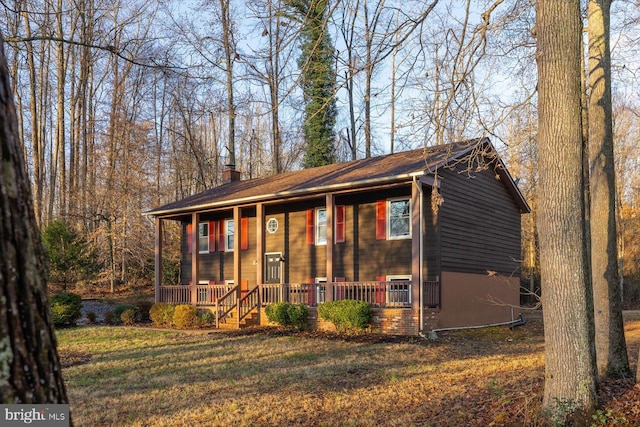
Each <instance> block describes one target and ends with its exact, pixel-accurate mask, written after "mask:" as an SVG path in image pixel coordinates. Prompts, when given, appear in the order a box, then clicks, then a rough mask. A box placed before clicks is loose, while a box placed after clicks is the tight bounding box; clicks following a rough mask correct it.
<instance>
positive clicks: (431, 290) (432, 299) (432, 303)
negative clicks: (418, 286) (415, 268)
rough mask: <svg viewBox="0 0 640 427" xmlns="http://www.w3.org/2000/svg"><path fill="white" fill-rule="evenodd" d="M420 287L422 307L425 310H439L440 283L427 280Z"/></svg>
mask: <svg viewBox="0 0 640 427" xmlns="http://www.w3.org/2000/svg"><path fill="white" fill-rule="evenodd" d="M422 285H423V288H422V292H423V295H424V297H423V298H424V300H423V303H424V306H425V307H426V308H440V281H439V280H429V281H426V282H424V283H423V284H422Z"/></svg>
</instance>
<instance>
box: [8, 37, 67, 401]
mask: <svg viewBox="0 0 640 427" xmlns="http://www.w3.org/2000/svg"><path fill="white" fill-rule="evenodd" d="M3 44H4V40H3V39H2V36H0V154H1V158H0V253H1V254H2V256H0V300H1V301H2V303H1V304H0V402H1V403H66V402H67V396H66V392H65V388H64V383H63V381H62V375H61V370H60V362H59V359H58V353H57V350H56V340H55V335H54V331H53V322H52V318H51V310H50V309H49V303H48V301H47V292H46V274H45V267H44V262H43V251H42V246H41V243H40V236H39V233H38V228H37V226H36V220H35V214H34V210H33V202H32V199H31V191H30V187H29V179H28V177H27V173H26V170H25V165H24V158H23V153H22V149H21V147H20V143H19V135H18V123H17V119H16V111H15V107H14V103H13V98H12V96H11V88H10V85H9V70H8V67H7V60H6V58H5V56H4V47H3Z"/></svg>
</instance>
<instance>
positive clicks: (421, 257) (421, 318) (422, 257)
mask: <svg viewBox="0 0 640 427" xmlns="http://www.w3.org/2000/svg"><path fill="white" fill-rule="evenodd" d="M416 178H417V177H416V175H414V176H413V183H414V184H415V186H416V188H417V189H418V192H419V193H420V243H419V250H418V252H419V254H420V274H419V275H418V277H419V283H418V286H420V327H419V328H418V334H419V335H420V336H422V334H423V332H422V328H423V327H424V292H423V289H422V288H423V286H422V274H423V273H424V256H423V251H424V248H423V244H424V236H423V234H422V233H423V230H422V223H423V220H424V218H423V215H424V212H423V210H422V209H423V206H422V201H423V199H424V193H423V192H422V185H421V184H420V182H418V180H416Z"/></svg>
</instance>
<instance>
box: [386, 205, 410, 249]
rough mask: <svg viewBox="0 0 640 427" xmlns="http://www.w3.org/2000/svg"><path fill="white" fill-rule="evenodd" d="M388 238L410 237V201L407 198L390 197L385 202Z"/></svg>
mask: <svg viewBox="0 0 640 427" xmlns="http://www.w3.org/2000/svg"><path fill="white" fill-rule="evenodd" d="M387 209H388V215H387V218H388V221H387V236H389V239H408V238H411V201H410V200H409V199H391V200H388V202H387Z"/></svg>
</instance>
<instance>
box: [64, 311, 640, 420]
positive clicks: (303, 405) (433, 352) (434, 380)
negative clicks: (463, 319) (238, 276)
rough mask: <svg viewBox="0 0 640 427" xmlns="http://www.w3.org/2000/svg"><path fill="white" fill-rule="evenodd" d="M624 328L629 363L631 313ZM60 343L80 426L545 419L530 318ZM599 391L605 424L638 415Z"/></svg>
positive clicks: (636, 391) (620, 390) (98, 333)
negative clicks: (463, 325) (406, 334)
mask: <svg viewBox="0 0 640 427" xmlns="http://www.w3.org/2000/svg"><path fill="white" fill-rule="evenodd" d="M626 326H627V331H628V335H627V342H628V344H629V347H630V353H631V354H632V355H634V360H633V368H634V369H635V356H636V355H637V354H638V346H639V345H640V320H628V321H627V322H626ZM58 340H59V350H60V354H61V358H62V362H63V366H64V368H63V369H64V377H65V380H66V385H67V392H68V395H69V399H70V401H71V413H72V418H73V421H74V423H75V424H76V425H80V426H85V425H118V426H121V425H154V426H155V425H166V426H176V425H184V426H194V425H220V426H222V425H238V426H245V425H264V426H272V425H287V426H289V425H300V426H303V425H304V426H310V425H318V426H323V425H326V426H334V425H377V426H381V425H384V426H387V425H398V426H409V425H438V426H448V425H465V426H468V425H477V426H488V425H513V424H514V423H520V424H524V425H543V424H542V420H541V418H540V413H539V412H540V403H541V399H542V387H543V378H544V365H543V363H544V356H543V338H542V325H541V322H540V321H536V320H531V321H529V322H528V323H527V324H526V325H525V326H524V327H520V328H516V329H515V330H513V331H511V330H509V329H508V328H492V329H486V330H474V331H467V332H455V333H454V332H449V333H447V334H444V333H441V334H440V339H439V340H437V341H425V340H422V339H419V338H413V339H411V338H395V339H394V338H391V337H389V338H385V337H380V336H360V337H356V338H354V339H350V340H345V339H342V338H340V337H339V336H336V335H334V334H327V333H319V332H303V333H294V332H288V331H282V330H279V329H275V328H272V329H258V330H243V331H230V332H219V331H216V332H208V331H193V332H184V331H157V330H151V329H144V328H127V327H82V328H74V329H63V330H60V331H58ZM602 393H603V394H601V397H602V399H603V400H605V405H606V406H605V407H606V408H607V409H612V412H611V414H610V415H606V413H605V412H603V413H601V415H602V416H603V417H605V418H606V419H607V421H612V420H614V419H616V418H618V419H619V418H620V417H621V416H622V415H624V416H625V417H626V418H627V421H630V422H632V423H633V422H635V421H640V415H639V414H638V413H637V412H636V413H635V414H634V413H633V412H634V410H633V408H632V407H630V406H629V404H628V402H632V403H635V402H637V401H638V399H639V398H640V387H639V386H636V387H633V386H632V383H629V382H616V383H612V384H610V385H609V386H608V387H607V388H605V389H604V390H603V392H602ZM636 409H637V408H636ZM634 416H635V417H636V418H633V417H634ZM492 423H493V424H492Z"/></svg>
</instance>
